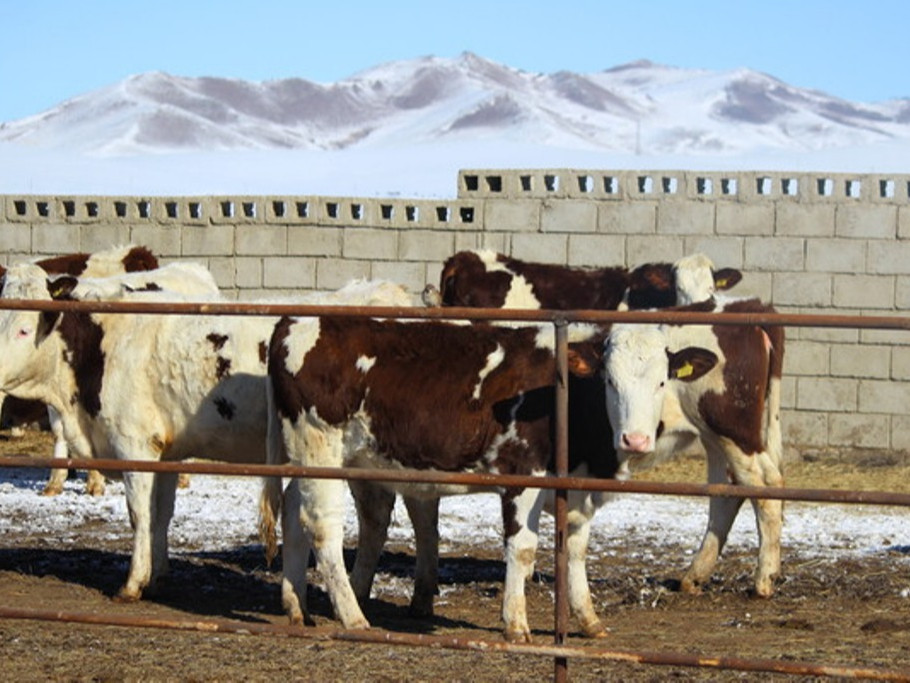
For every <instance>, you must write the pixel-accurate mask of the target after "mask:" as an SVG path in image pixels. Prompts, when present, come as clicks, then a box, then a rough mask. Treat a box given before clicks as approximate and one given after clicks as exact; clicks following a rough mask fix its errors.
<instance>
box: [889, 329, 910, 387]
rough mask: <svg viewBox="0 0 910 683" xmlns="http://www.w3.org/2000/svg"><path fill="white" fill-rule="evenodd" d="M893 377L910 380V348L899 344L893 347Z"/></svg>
mask: <svg viewBox="0 0 910 683" xmlns="http://www.w3.org/2000/svg"><path fill="white" fill-rule="evenodd" d="M904 334H906V332H905V333H904ZM891 379H895V380H903V381H908V380H910V348H908V347H906V346H899V347H896V348H892V349H891Z"/></svg>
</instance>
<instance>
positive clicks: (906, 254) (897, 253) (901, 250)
mask: <svg viewBox="0 0 910 683" xmlns="http://www.w3.org/2000/svg"><path fill="white" fill-rule="evenodd" d="M868 244H869V261H868V263H869V267H868V269H866V272H868V273H882V274H892V275H910V241H902V240H872V241H870V242H869V243H868ZM853 272H863V269H862V268H857V269H856V270H854V271H853Z"/></svg>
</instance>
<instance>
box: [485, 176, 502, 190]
mask: <svg viewBox="0 0 910 683" xmlns="http://www.w3.org/2000/svg"><path fill="white" fill-rule="evenodd" d="M487 189H488V190H489V191H490V192H502V176H498V175H488V176H487Z"/></svg>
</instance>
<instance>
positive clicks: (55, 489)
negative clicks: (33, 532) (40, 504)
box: [42, 406, 103, 496]
mask: <svg viewBox="0 0 910 683" xmlns="http://www.w3.org/2000/svg"><path fill="white" fill-rule="evenodd" d="M47 418H48V422H50V426H51V434H53V435H54V455H53V458H54V460H59V459H66V458H67V457H68V456H69V449H68V448H67V445H66V438H65V437H64V435H63V420H61V419H60V413H58V412H57V411H56V410H54V409H53V408H51V407H50V406H48V408H47ZM66 476H67V471H66V470H65V469H61V468H59V467H58V468H54V469H51V476H50V477H49V478H48V480H47V485H46V486H45V487H44V491H43V492H42V493H43V494H44V495H45V496H56V495H59V494H61V493H63V482H65V481H66ZM102 492H103V489H102Z"/></svg>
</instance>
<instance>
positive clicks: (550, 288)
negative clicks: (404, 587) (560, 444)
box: [350, 250, 742, 616]
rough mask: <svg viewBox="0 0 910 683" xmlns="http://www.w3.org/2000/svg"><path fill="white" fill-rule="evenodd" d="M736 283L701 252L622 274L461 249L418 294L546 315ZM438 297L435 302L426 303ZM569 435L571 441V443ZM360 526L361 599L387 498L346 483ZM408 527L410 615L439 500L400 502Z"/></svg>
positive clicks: (425, 578)
mask: <svg viewBox="0 0 910 683" xmlns="http://www.w3.org/2000/svg"><path fill="white" fill-rule="evenodd" d="M741 279H742V274H741V273H740V272H739V271H738V270H735V269H733V268H724V269H720V270H717V269H715V267H714V264H713V263H712V262H711V260H710V259H709V258H708V257H707V256H705V255H703V254H692V255H690V256H686V257H684V258H681V259H680V260H678V261H677V262H676V263H672V264H670V263H652V264H647V265H644V266H639V267H638V268H635V269H634V270H633V271H631V272H629V271H628V270H627V269H625V268H621V267H617V268H597V269H590V268H569V267H565V266H558V265H553V264H539V263H528V262H525V261H520V260H518V259H513V258H509V257H506V256H504V255H502V254H497V253H496V252H493V251H489V250H480V251H463V252H459V253H457V254H455V255H454V256H452V257H450V258H449V259H448V260H447V261H446V264H445V266H444V267H443V270H442V274H441V276H440V288H441V290H442V291H441V293H440V292H439V290H435V288H433V289H431V288H430V287H428V288H427V289H426V290H424V302H425V303H427V304H428V305H445V306H465V307H505V308H532V309H536V308H551V309H585V308H591V309H604V310H608V309H615V308H617V307H619V306H622V307H624V308H634V309H640V308H659V307H666V306H673V305H677V304H688V303H692V302H695V301H704V300H706V299H709V298H710V297H711V296H713V294H714V293H715V292H716V291H718V290H725V289H729V288H730V287H733V286H734V285H736V284H737V283H738V282H739V281H740V280H741ZM434 294H435V295H436V296H437V299H436V300H435V301H434V300H432V299H428V297H431V296H433V295H434ZM575 438H576V437H575V434H574V432H570V439H569V440H570V442H571V441H572V440H574V439H575ZM350 486H351V491H352V493H353V494H354V499H355V501H356V502H357V511H358V516H359V521H360V529H361V532H360V535H359V537H358V545H357V555H356V559H355V561H354V567H353V569H352V571H351V583H352V585H353V586H354V591H355V593H356V595H357V597H358V599H360V600H361V601H364V600H366V599H367V598H368V597H369V595H370V591H371V588H372V584H373V579H374V576H375V572H376V567H377V566H378V564H379V558H380V555H381V553H382V548H383V546H384V544H385V541H386V538H387V536H388V526H389V523H390V520H391V515H392V509H393V506H394V503H395V497H394V494H393V493H391V492H389V491H388V490H386V489H384V488H383V487H380V486H374V485H372V484H370V483H369V482H361V481H351V482H350ZM404 503H405V506H406V507H407V510H408V514H409V516H410V518H411V522H412V524H413V527H414V536H415V544H416V563H415V572H414V574H415V581H414V592H413V595H412V598H411V612H412V613H413V614H414V615H416V616H428V615H431V614H432V613H433V597H434V595H435V594H436V591H437V583H438V578H437V577H438V547H439V536H438V531H437V521H438V517H439V512H438V500H435V499H432V498H412V497H408V496H405V497H404Z"/></svg>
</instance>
